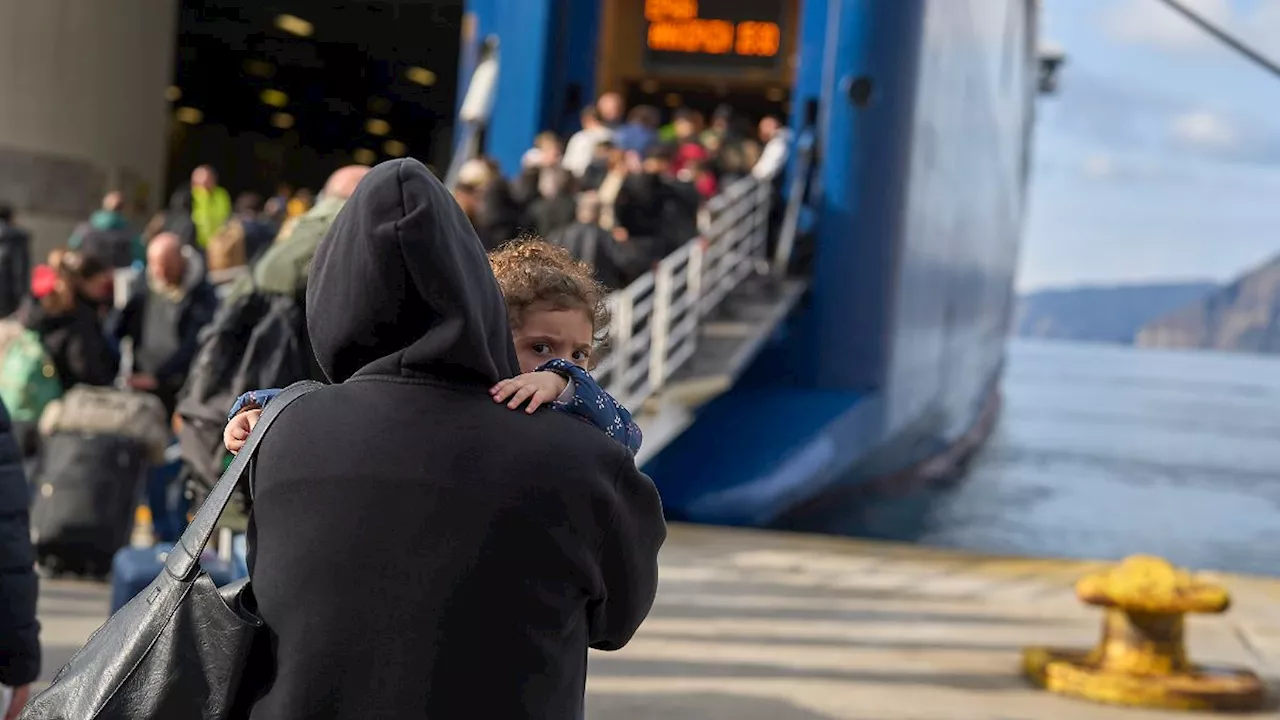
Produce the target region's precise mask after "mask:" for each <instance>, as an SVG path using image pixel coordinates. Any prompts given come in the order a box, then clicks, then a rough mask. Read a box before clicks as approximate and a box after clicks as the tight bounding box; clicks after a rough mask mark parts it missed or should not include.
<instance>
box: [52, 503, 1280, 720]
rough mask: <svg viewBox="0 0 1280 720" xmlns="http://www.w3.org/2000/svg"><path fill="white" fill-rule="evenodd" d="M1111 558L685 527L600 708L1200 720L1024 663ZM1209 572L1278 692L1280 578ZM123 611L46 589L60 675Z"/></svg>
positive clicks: (80, 591) (604, 676)
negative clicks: (1101, 700) (1226, 593)
mask: <svg viewBox="0 0 1280 720" xmlns="http://www.w3.org/2000/svg"><path fill="white" fill-rule="evenodd" d="M1101 566H1102V564H1100V563H1085V562H1073V561H1063V560H1036V559H1018V558H994V557H989V556H982V555H974V554H969V553H960V552H951V551H944V550H935V549H929V548H921V547H916V546H903V545H894V544H881V543H871V542H860V541H854V540H848V539H841V538H827V537H813V536H802V535H794V534H780V533H766V532H760V531H752V530H725V529H720V528H700V527H691V526H678V525H675V526H672V529H671V536H670V540H669V541H668V544H667V546H666V547H665V548H664V549H663V557H662V585H661V589H660V591H659V595H658V601H657V604H656V606H655V607H654V610H653V613H652V614H651V615H650V616H649V620H648V621H647V622H646V623H645V625H644V627H643V628H642V629H641V631H640V633H639V634H638V635H637V636H636V638H635V640H634V641H633V642H632V643H631V644H630V645H629V646H628V647H627V648H625V649H624V650H622V651H620V652H616V653H593V654H592V657H591V674H590V680H589V682H588V690H589V698H588V706H587V707H588V716H589V717H591V718H610V720H640V719H648V718H654V719H657V718H663V719H664V720H666V719H669V718H715V719H720V718H732V720H828V719H832V720H834V719H840V720H844V719H855V718H856V719H865V720H979V719H983V720H1059V719H1061V720H1127V719H1132V720H1160V719H1163V718H1175V717H1182V718H1185V717H1187V716H1188V714H1187V713H1172V712H1158V711H1142V710H1128V709H1121V708H1113V707H1106V706H1100V705H1094V704H1091V703H1086V702H1080V701H1075V700H1069V699H1065V698H1059V697H1056V696H1053V695H1048V694H1045V693H1042V692H1040V691H1037V690H1034V689H1032V688H1031V687H1030V686H1029V685H1028V684H1027V683H1026V682H1025V681H1024V680H1023V679H1022V677H1021V676H1020V675H1019V661H1020V658H1019V653H1020V650H1021V648H1022V647H1023V646H1025V645H1038V644H1048V645H1066V646H1079V647H1082V648H1084V647H1089V646H1092V645H1093V644H1094V643H1095V642H1096V640H1097V638H1098V635H1099V628H1100V618H1101V614H1100V612H1099V611H1098V610H1097V609H1095V608H1089V607H1085V606H1083V605H1081V604H1080V603H1079V602H1077V601H1076V599H1075V596H1074V594H1073V592H1072V585H1073V583H1074V582H1075V580H1076V579H1077V578H1078V577H1079V576H1080V575H1082V574H1084V573H1086V572H1088V571H1089V570H1091V569H1096V568H1098V567H1101ZM1206 576H1207V577H1212V578H1213V579H1215V580H1216V581H1218V582H1221V583H1222V584H1224V585H1225V586H1226V587H1228V588H1229V589H1230V590H1231V591H1232V594H1233V601H1234V602H1233V607H1232V609H1231V610H1230V611H1229V612H1228V613H1227V614H1226V615H1224V616H1216V617H1192V618H1190V619H1189V620H1188V634H1189V641H1188V645H1189V648H1190V652H1191V657H1192V659H1193V660H1195V661H1197V662H1201V663H1222V664H1233V665H1242V666H1246V667H1249V668H1252V669H1253V670H1255V671H1256V672H1257V673H1258V674H1259V675H1261V676H1262V677H1263V678H1265V679H1266V680H1267V681H1268V683H1270V684H1271V685H1272V687H1273V688H1274V687H1277V681H1278V680H1280V579H1261V578H1249V577H1239V576H1230V575H1212V574H1206ZM107 605H108V591H107V588H106V587H105V586H102V585H99V584H93V583H81V582H73V581H46V582H45V583H44V584H43V589H42V593H41V606H40V614H41V619H42V621H43V623H44V639H45V645H46V660H45V676H46V677H45V679H46V681H47V679H48V677H51V676H52V675H53V673H54V672H56V671H57V669H58V668H59V667H60V666H61V665H62V663H64V662H65V661H66V659H67V658H68V657H69V656H70V654H71V653H72V652H74V651H75V649H76V648H77V647H79V645H80V644H81V643H83V642H84V640H85V639H86V638H87V637H88V636H89V634H90V633H91V632H92V631H93V630H94V629H95V628H96V627H97V626H98V624H100V623H101V622H102V620H103V619H105V615H106V610H107ZM1195 715H1198V716H1200V717H1216V715H1206V714H1203V713H1197V714H1195ZM1224 717H1225V715H1224ZM1233 717H1236V718H1255V717H1256V718H1260V717H1275V710H1274V709H1273V710H1271V711H1269V712H1267V713H1257V714H1245V715H1241V714H1236V715H1234V716H1233Z"/></svg>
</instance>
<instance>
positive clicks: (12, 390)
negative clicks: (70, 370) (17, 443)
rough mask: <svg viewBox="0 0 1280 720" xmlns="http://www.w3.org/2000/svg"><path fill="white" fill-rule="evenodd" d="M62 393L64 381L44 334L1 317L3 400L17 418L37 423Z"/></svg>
mask: <svg viewBox="0 0 1280 720" xmlns="http://www.w3.org/2000/svg"><path fill="white" fill-rule="evenodd" d="M60 397H62V381H61V380H60V379H59V378H58V370H57V368H56V367H54V364H53V360H51V359H50V358H49V353H48V352H46V351H45V349H44V344H43V343H41V342H40V336H39V335H37V334H36V333H35V332H34V331H32V330H28V329H27V328H25V327H23V326H22V325H21V324H19V323H17V322H16V321H13V320H5V321H0V402H3V403H4V406H5V409H7V410H8V411H9V417H10V418H11V419H12V420H13V421H14V422H21V423H36V422H39V420H40V414H41V413H43V412H44V408H45V406H46V405H48V404H49V403H51V402H53V401H54V400H57V399H58V398H60Z"/></svg>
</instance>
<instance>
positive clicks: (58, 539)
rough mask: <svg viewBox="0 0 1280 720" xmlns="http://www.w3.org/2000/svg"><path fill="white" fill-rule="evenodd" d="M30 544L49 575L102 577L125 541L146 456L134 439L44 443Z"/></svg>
mask: <svg viewBox="0 0 1280 720" xmlns="http://www.w3.org/2000/svg"><path fill="white" fill-rule="evenodd" d="M41 454H42V456H43V458H42V462H41V464H40V470H39V475H38V477H37V479H36V492H35V503H34V505H33V506H32V508H31V539H32V543H33V544H34V545H35V550H36V560H37V562H39V564H40V565H41V566H43V567H44V568H45V569H47V570H50V571H52V572H54V573H62V572H69V573H76V574H84V575H93V576H98V577H104V576H106V574H107V572H108V570H109V569H110V567H111V557H112V556H113V555H114V554H115V552H116V550H118V549H119V548H121V547H123V546H124V545H126V544H127V543H128V541H129V532H130V530H131V529H132V527H133V514H134V507H135V500H136V498H137V496H138V490H139V488H140V486H141V485H142V482H143V480H144V478H145V477H146V472H147V466H148V459H149V450H148V448H147V446H146V445H145V444H144V443H142V442H140V441H138V440H135V439H133V438H127V437H120V436H116V435H91V434H87V433H72V432H63V433H57V434H55V435H52V436H50V437H48V438H45V441H44V447H43V448H42V451H41Z"/></svg>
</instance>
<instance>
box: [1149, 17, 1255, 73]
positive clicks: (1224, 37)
mask: <svg viewBox="0 0 1280 720" xmlns="http://www.w3.org/2000/svg"><path fill="white" fill-rule="evenodd" d="M1159 2H1162V3H1164V4H1165V5H1166V6H1168V7H1169V8H1170V9H1171V10H1173V11H1175V12H1177V13H1178V14H1180V15H1182V16H1183V17H1185V18H1186V19H1187V20H1190V21H1191V22H1192V23H1193V24H1194V25H1196V26H1197V27H1199V28H1200V29H1201V30H1204V31H1205V32H1207V33H1209V34H1210V35H1212V36H1214V37H1215V38H1217V39H1218V40H1219V41H1221V42H1222V43H1223V44H1225V45H1226V46H1227V47H1229V48H1231V49H1232V50H1235V51H1236V52H1238V53H1240V54H1241V55H1244V56H1245V57H1246V58H1248V59H1250V60H1252V61H1253V62H1254V63H1255V64H1256V65H1259V66H1260V67H1262V69H1264V70H1266V71H1267V72H1269V73H1271V74H1272V75H1275V76H1276V77H1280V65H1278V64H1276V63H1275V62H1274V61H1273V60H1271V58H1268V57H1267V56H1265V55H1263V54H1262V53H1260V52H1258V51H1257V50H1254V49H1253V48H1251V47H1249V46H1248V45H1246V44H1245V43H1244V42H1243V41H1241V40H1240V39H1239V38H1236V37H1234V36H1232V35H1231V34H1230V33H1228V32H1227V31H1225V30H1223V29H1222V28H1220V27H1218V26H1217V25H1214V24H1213V23H1211V22H1209V20H1208V19H1206V18H1205V17H1204V16H1203V15H1200V14H1199V13H1197V12H1195V11H1194V10H1191V9H1190V8H1188V7H1187V6H1186V5H1183V4H1182V3H1181V2H1179V0H1159Z"/></svg>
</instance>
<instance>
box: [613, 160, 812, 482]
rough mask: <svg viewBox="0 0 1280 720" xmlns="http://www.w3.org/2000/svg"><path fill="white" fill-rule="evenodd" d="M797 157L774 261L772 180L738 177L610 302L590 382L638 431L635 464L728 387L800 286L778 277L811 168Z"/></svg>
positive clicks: (791, 306) (798, 282)
mask: <svg viewBox="0 0 1280 720" xmlns="http://www.w3.org/2000/svg"><path fill="white" fill-rule="evenodd" d="M800 149H801V152H800V153H799V154H798V156H797V162H796V167H795V171H794V172H795V177H796V180H795V181H793V183H792V185H791V188H790V190H791V192H790V195H789V198H788V203H787V212H786V215H785V218H784V219H783V222H782V226H781V228H780V229H779V237H778V243H777V245H778V248H777V252H776V254H775V257H773V258H770V257H768V255H767V251H768V246H769V235H770V222H769V218H770V212H771V210H772V208H773V202H774V178H772V177H765V178H756V177H751V176H748V177H746V178H743V179H741V180H739V181H737V182H736V183H735V184H733V185H730V186H729V187H728V188H727V189H726V190H725V191H724V192H722V193H720V194H719V195H717V196H716V197H715V198H712V199H711V200H710V201H708V202H707V204H706V205H705V206H704V208H703V209H702V211H701V212H700V216H699V222H698V224H699V228H700V232H699V234H698V235H697V236H696V237H693V238H691V239H690V240H689V241H688V242H686V243H685V244H684V245H683V246H681V247H680V248H679V249H677V250H676V251H674V252H672V253H671V254H670V255H668V256H667V257H666V258H664V259H662V260H661V261H660V262H658V264H657V265H656V266H655V267H654V268H653V269H652V270H650V271H649V272H647V273H645V274H644V275H642V276H640V277H639V278H637V279H636V280H635V281H634V282H632V283H631V284H630V285H628V286H627V287H625V288H623V289H621V290H617V291H615V292H614V293H612V294H611V295H610V298H609V303H610V309H611V311H612V313H613V322H612V324H611V326H610V331H609V336H608V343H607V347H606V348H605V350H604V353H603V359H602V360H601V362H600V364H599V365H598V366H597V367H596V368H595V369H594V370H593V374H594V376H595V377H596V379H597V380H598V381H599V382H600V384H601V386H602V387H604V388H605V389H606V390H607V391H608V392H609V393H610V394H611V395H613V396H614V397H615V398H617V399H618V401H619V402H621V403H622V404H623V405H625V406H626V407H628V408H630V409H631V410H632V413H633V415H634V416H635V418H636V420H637V422H638V423H639V424H640V426H641V428H642V430H643V431H644V433H645V442H644V447H643V449H642V450H641V452H640V454H639V456H637V458H636V459H637V461H638V462H644V461H645V460H646V459H647V458H648V457H651V456H652V455H653V454H654V453H656V452H658V451H659V450H661V449H662V447H663V446H665V445H666V443H667V442H669V441H670V440H671V439H672V438H674V437H675V436H676V435H678V434H679V433H680V432H681V431H682V430H683V429H684V428H685V427H687V425H688V423H689V422H691V421H692V418H693V413H694V411H695V410H696V409H697V407H698V406H699V405H701V404H702V403H704V402H706V401H707V400H709V399H710V398H712V397H714V396H715V395H717V394H719V393H720V392H723V391H724V390H726V389H728V387H729V386H731V385H732V384H733V382H734V381H735V380H736V379H737V377H738V375H739V374H740V373H741V372H742V371H743V370H745V369H746V366H747V364H748V363H749V362H750V361H751V359H752V358H754V357H755V355H756V354H757V353H758V352H759V350H760V348H761V347H762V346H763V345H764V344H765V343H766V342H767V340H768V338H769V336H770V335H772V333H773V331H774V330H775V329H776V328H777V326H778V325H779V324H780V323H781V322H782V321H783V320H784V319H785V318H786V316H787V315H788V314H790V312H791V311H792V309H794V308H795V306H796V304H797V303H798V302H799V300H800V298H801V297H802V295H803V294H804V291H805V289H806V288H807V287H808V282H807V280H804V279H799V278H794V277H790V276H789V275H788V273H787V268H788V264H789V262H790V259H791V252H792V248H793V247H794V244H795V238H796V234H797V232H798V230H797V226H798V217H799V211H800V205H801V204H802V203H803V200H804V194H805V189H806V185H807V177H808V169H809V165H810V162H811V154H810V153H809V152H808V149H807V148H805V147H803V146H801V147H800Z"/></svg>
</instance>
